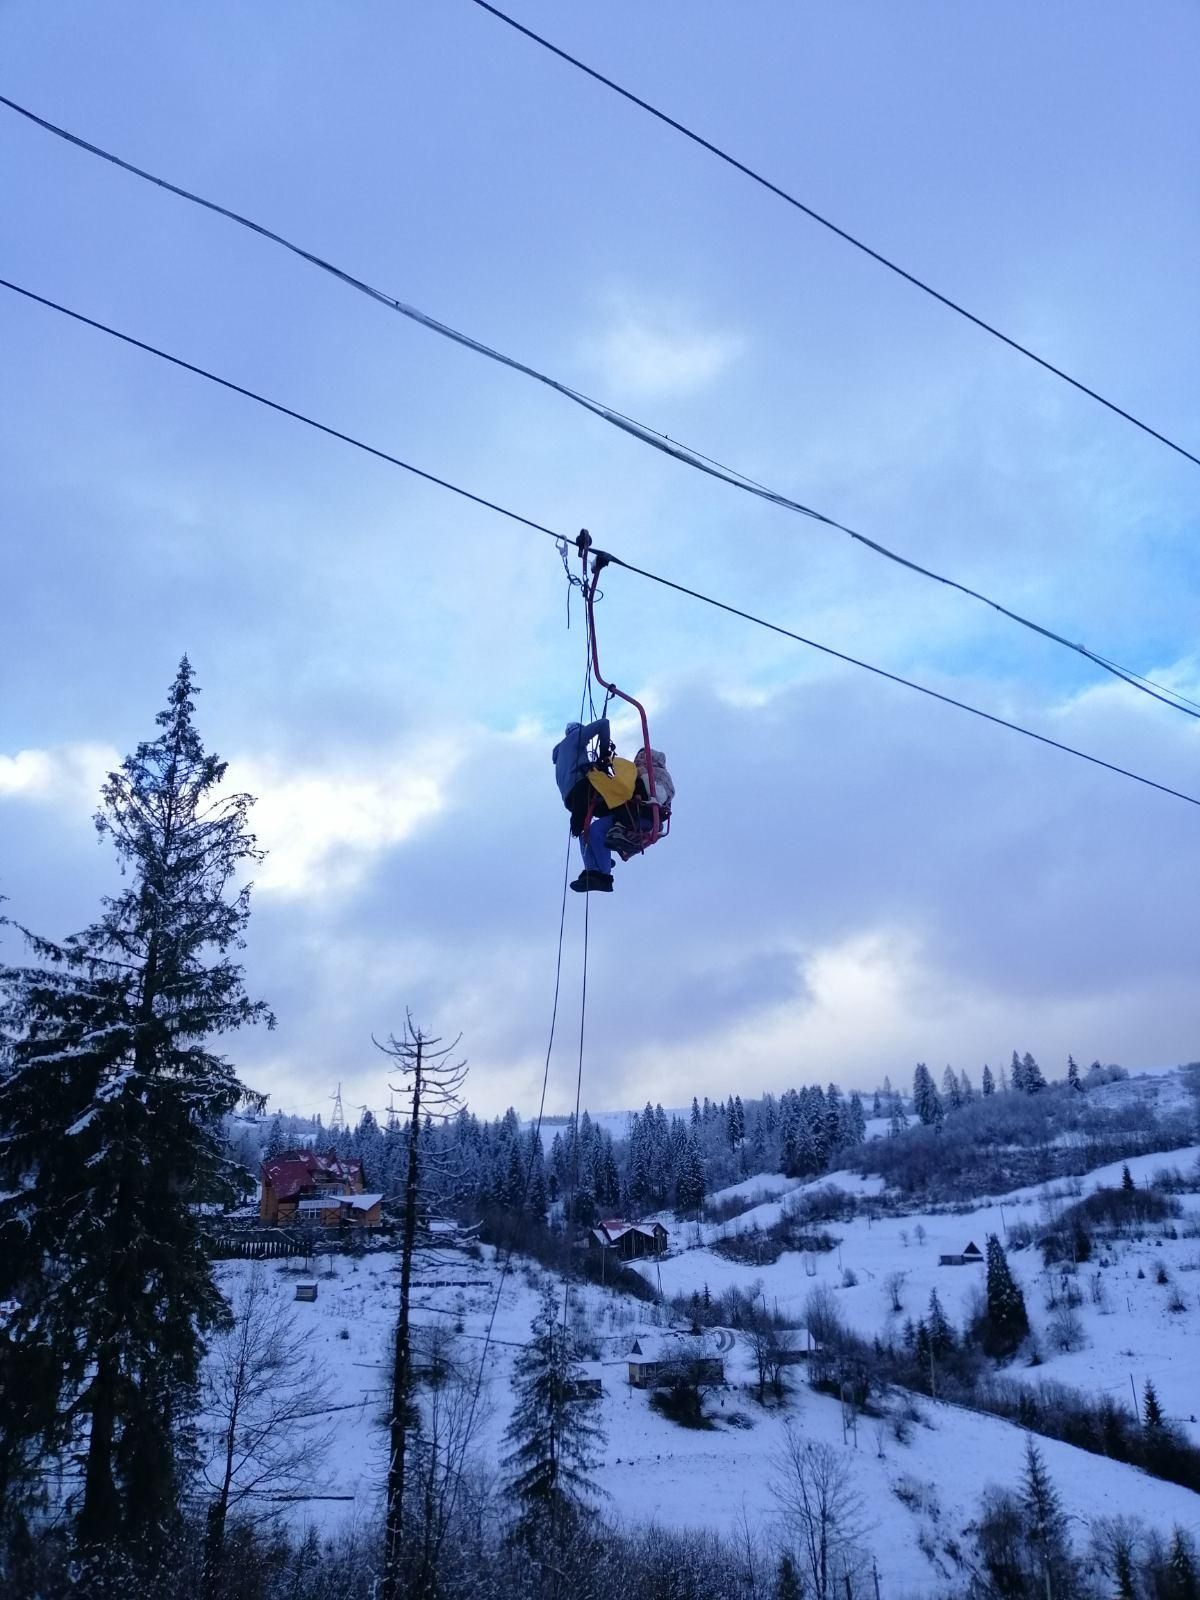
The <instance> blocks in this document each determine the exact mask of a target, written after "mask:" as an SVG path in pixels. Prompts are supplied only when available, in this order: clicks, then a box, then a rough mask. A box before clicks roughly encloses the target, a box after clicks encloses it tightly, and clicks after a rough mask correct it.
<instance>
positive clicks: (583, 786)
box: [552, 528, 675, 894]
mask: <svg viewBox="0 0 1200 1600" xmlns="http://www.w3.org/2000/svg"><path fill="white" fill-rule="evenodd" d="M567 548H568V547H567V546H566V544H565V542H564V544H563V545H562V546H560V551H561V554H562V556H563V565H564V567H566V569H567V576H568V578H569V579H570V581H571V583H572V585H573V586H576V587H578V588H579V590H580V591H581V593H582V595H583V600H584V608H585V615H586V623H587V668H586V676H585V682H584V704H585V706H587V707H588V708H589V709H590V710H591V713H592V720H591V721H590V722H586V723H585V722H583V721H580V722H568V723H567V726H566V728H565V730H564V733H563V737H562V739H560V740H559V742H558V744H556V745H555V747H554V750H553V752H552V755H553V761H554V776H555V779H556V780H557V783H558V790H559V793H560V794H561V795H562V798H563V804H564V805H565V806H566V808H567V810H568V811H569V812H570V813H571V832H572V834H573V835H574V836H575V837H576V838H577V839H578V840H579V848H580V851H581V853H582V855H583V871H582V872H581V873H580V874H579V876H578V878H576V879H575V880H574V882H573V883H572V884H571V887H572V889H574V890H575V891H576V892H577V893H578V894H589V893H595V892H601V893H609V892H611V890H612V886H613V879H612V858H613V854H614V852H615V853H616V854H617V855H619V856H620V858H621V860H622V861H630V860H632V859H633V857H634V856H640V855H644V854H645V852H646V851H647V850H649V848H650V846H651V845H653V844H657V843H658V841H659V840H660V839H663V838H665V837H666V836H667V834H668V833H669V832H670V831H671V803H672V801H673V800H674V798H675V785H674V783H673V782H672V781H671V774H670V773H669V772H668V771H667V763H666V757H665V756H664V755H663V752H662V751H661V750H656V749H654V747H653V745H652V744H651V743H650V727H649V723H648V722H647V720H646V708H645V706H643V705H642V703H641V701H640V700H636V699H634V697H633V695H631V694H626V693H625V691H624V689H619V688H618V687H617V685H616V684H615V683H613V682H611V681H610V680H609V679H608V678H606V677H605V676H604V674H603V673H602V672H601V670H600V651H599V646H598V645H597V642H596V601H597V600H598V599H600V598H601V595H600V589H599V579H600V574H601V573H602V572H603V571H604V569H605V567H606V566H608V565H609V557H608V556H607V555H606V554H605V553H604V551H603V550H595V551H593V550H592V539H591V535H590V534H589V533H588V531H587V529H586V528H584V529H583V531H582V532H581V533H580V535H579V537H578V539H576V541H575V549H576V551H577V552H578V555H579V561H580V566H581V569H582V576H581V577H574V576H572V574H571V571H570V567H569V566H568V565H567ZM589 555H590V557H591V570H590V571H589V565H588V558H589ZM593 678H594V679H595V681H596V683H598V684H600V686H601V687H602V688H603V690H604V704H603V707H602V708H601V711H600V715H599V716H597V715H596V707H595V703H594V701H593V697H592V680H593ZM614 699H616V700H624V701H625V703H626V704H627V705H630V706H632V707H633V708H634V710H635V711H636V712H637V714H638V718H639V720H640V722H641V725H642V747H641V749H640V750H639V751H638V753H637V755H636V756H635V758H634V759H633V760H632V761H630V760H628V758H626V757H623V756H619V755H618V754H617V750H616V746H615V745H614V744H613V742H612V737H611V732H610V728H609V721H608V705H609V701H610V700H614ZM581 715H582V712H581Z"/></svg>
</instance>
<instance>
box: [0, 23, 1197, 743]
mask: <svg viewBox="0 0 1200 1600" xmlns="http://www.w3.org/2000/svg"><path fill="white" fill-rule="evenodd" d="M476 3H477V4H479V3H482V0H476ZM486 9H488V10H494V8H493V7H490V6H489V7H487V8H486ZM495 14H496V15H497V16H498V17H500V18H502V20H505V21H510V22H511V20H512V19H511V18H507V17H505V16H504V13H503V12H499V11H497V12H496V13H495ZM513 26H514V27H518V28H520V24H519V23H513ZM521 31H522V32H529V30H528V29H524V28H522V29H521ZM530 36H531V37H532V38H534V39H537V40H538V42H539V43H546V41H544V40H542V39H540V36H539V35H537V34H531V35H530ZM549 48H551V49H555V48H556V47H555V46H549ZM559 53H561V52H559ZM567 59H568V60H572V61H573V58H572V57H567ZM575 64H576V65H580V63H575ZM584 70H588V71H590V69H586V68H585V69H584ZM605 81H607V80H605ZM622 92H623V91H622ZM0 106H6V107H7V108H8V109H9V110H10V111H13V112H15V113H16V114H17V115H18V116H21V117H24V118H25V119H26V120H27V121H29V122H32V123H34V124H35V125H36V126H38V127H40V128H43V129H44V130H45V131H46V132H48V133H51V134H53V135H54V136H55V137H56V138H59V139H63V140H65V141H66V142H67V143H68V144H72V145H74V146H76V147H77V148H78V149H81V150H84V151H86V152H87V153H88V154H89V155H94V156H98V157H99V158H100V159H101V160H103V161H106V162H108V163H110V165H112V166H115V167H118V168H120V169H121V170H122V171H123V172H128V173H130V174H131V175H132V176H134V177H136V178H140V179H142V180H143V181H144V182H146V183H150V184H153V185H154V186H155V187H156V188H159V189H163V190H165V191H166V192H167V193H169V194H173V195H175V196H177V197H178V198H179V199H181V200H186V201H188V202H189V203H190V204H192V205H197V206H200V207H202V208H203V209H204V210H206V211H211V212H213V213H214V214H216V215H217V216H221V217H224V218H225V219H226V220H227V221H230V222H234V223H236V224H237V225H238V226H239V227H243V228H247V229H249V230H250V232H252V233H256V234H258V235H259V237H261V238H263V239H266V240H268V241H269V242H270V243H272V244H276V245H279V246H281V247H282V248H283V249H285V250H287V251H290V252H291V254H293V255H295V256H298V257H299V258H300V259H301V260H303V261H306V262H308V263H309V265H310V266H314V267H316V268H318V270H320V271H322V272H326V273H328V274H330V275H331V276H332V277H334V278H337V279H338V280H339V281H340V282H342V283H344V284H346V285H347V286H348V287H349V288H352V289H356V290H358V291H359V293H361V294H365V295H366V296H367V297H368V298H369V299H372V300H374V301H376V302H378V304H380V305H383V306H386V307H387V308H388V309H389V310H391V311H395V312H398V313H399V314H400V315H401V316H403V317H407V318H408V319H409V320H410V321H413V322H416V323H418V324H419V325H420V326H422V327H424V328H427V329H428V330H429V331H430V332H432V333H436V334H438V335H440V336H441V337H442V338H445V339H450V340H452V341H453V342H454V343H456V344H458V345H461V346H463V347H464V348H465V349H468V350H471V351H473V352H474V353H475V354H477V355H481V356H484V357H486V358H487V359H488V360H490V361H495V362H498V363H499V364H500V365H501V366H505V367H508V368H510V369H511V370H512V371H514V372H519V373H521V374H522V375H523V376H525V377H527V378H530V379H532V380H534V381H535V382H537V383H540V384H543V385H545V386H546V387H547V388H550V389H553V390H554V391H555V392H556V393H558V394H561V395H562V396H563V397H564V398H565V399H567V400H570V401H572V402H573V403H574V404H575V405H578V406H582V407H583V408H584V410H586V411H588V412H590V413H591V414H592V415H593V416H596V417H599V418H600V419H601V420H602V421H604V422H607V423H609V424H610V425H611V426H613V427H616V428H619V429H620V430H621V431H622V432H624V433H627V434H629V435H631V436H632V437H633V438H635V439H638V440H640V441H641V442H642V443H643V444H646V445H649V446H650V447H651V448H652V449H654V450H658V451H661V452H662V453H663V454H665V455H668V456H670V457H672V458H673V459H674V460H676V461H678V462H680V463H682V464H683V465H684V466H689V467H692V468H693V469H694V470H696V471H698V472H702V473H705V474H706V475H707V476H709V477H711V478H715V479H717V480H718V481H719V482H722V483H726V484H728V485H729V486H730V487H731V488H734V489H740V490H742V491H743V493H746V494H751V495H754V496H756V497H757V498H759V499H762V500H766V501H768V502H769V503H770V504H772V505H776V506H779V507H780V508H781V509H782V510H785V511H791V512H793V513H795V514H796V515H798V516H802V517H806V518H808V519H809V520H810V521H813V522H818V523H820V524H822V525H823V526H825V527H828V528H831V529H833V530H835V531H836V532H839V533H843V534H845V535H846V536H847V537H848V538H850V539H852V540H854V541H855V542H856V543H858V544H861V545H862V546H863V547H864V548H865V549H868V550H871V551H873V552H874V553H875V554H876V555H879V556H882V557H883V558H884V559H885V560H888V561H891V562H894V563H895V564H896V565H897V566H901V567H905V568H907V570H908V571H910V572H913V573H915V574H916V575H917V576H918V577H922V578H927V579H929V580H930V581H931V582H933V583H939V584H942V585H943V586H945V587H946V588H949V589H954V590H957V591H958V592H959V593H960V594H963V595H965V596H966V597H967V598H968V599H971V600H975V601H978V602H979V603H980V604H981V605H985V606H987V607H988V608H989V609H990V610H992V611H995V612H996V613H997V614H998V615H1000V616H1002V617H1004V618H1006V619H1007V620H1008V621H1010V622H1013V623H1016V624H1017V625H1018V626H1019V627H1022V628H1026V629H1028V630H1029V631H1030V632H1032V633H1036V634H1038V635H1040V636H1041V637H1042V638H1044V639H1046V640H1048V641H1049V642H1050V643H1052V644H1057V645H1060V646H1061V647H1062V648H1064V649H1066V650H1071V651H1073V652H1074V653H1075V654H1076V655H1079V656H1082V657H1083V658H1084V659H1085V660H1087V661H1090V662H1092V663H1093V664H1094V665H1095V666H1098V667H1100V669H1101V670H1102V671H1104V672H1107V673H1110V674H1112V676H1114V677H1116V678H1120V679H1121V680H1122V681H1123V682H1125V683H1127V684H1129V685H1130V687H1131V688H1134V689H1137V690H1138V691H1139V692H1140V693H1143V694H1147V695H1149V696H1150V697H1151V698H1152V699H1155V700H1159V701H1161V702H1162V704H1164V705H1167V706H1171V707H1173V708H1174V709H1175V710H1177V711H1183V712H1184V713H1185V715H1188V716H1195V717H1200V703H1198V702H1196V701H1194V700H1190V699H1188V697H1187V696H1186V695H1181V694H1179V693H1177V691H1175V690H1174V689H1171V688H1170V687H1169V686H1167V685H1164V684H1160V683H1156V682H1155V681H1154V680H1153V679H1151V678H1147V677H1145V676H1143V675H1142V674H1141V673H1138V672H1134V671H1133V670H1132V669H1131V668H1127V667H1123V666H1121V665H1119V664H1118V663H1117V662H1115V661H1113V660H1111V659H1110V658H1109V657H1107V656H1104V655H1101V654H1100V653H1099V652H1098V651H1095V650H1092V649H1090V648H1089V647H1088V646H1087V645H1085V644H1082V643H1080V642H1078V641H1075V640H1071V639H1068V638H1066V637H1065V636H1064V635H1063V634H1060V633H1058V632H1056V630H1054V629H1053V628H1050V627H1047V626H1046V625H1044V624H1043V623H1039V622H1035V621H1034V620H1033V619H1032V618H1030V617H1026V616H1024V615H1023V614H1022V613H1021V612H1018V611H1014V610H1013V609H1012V608H1011V607H1009V606H1006V605H1003V604H1002V603H1001V602H1000V601H998V600H993V599H992V598H991V597H990V596H989V595H986V594H984V593H982V592H981V591H980V590H977V589H974V588H972V587H971V586H970V585H969V584H966V583H962V582H960V581H959V580H958V579H956V578H951V577H949V576H947V575H946V574H944V573H940V572H936V571H935V570H933V569H932V568H930V567H926V566H923V565H922V564H921V563H920V562H917V561H914V560H912V559H911V558H910V557H908V556H904V555H901V554H900V552H899V551H896V550H892V549H890V548H889V547H888V546H887V545H885V544H883V543H881V542H880V541H879V540H877V539H872V538H870V537H869V536H868V535H867V534H864V533H861V532H859V531H858V530H857V529H855V528H852V527H851V526H850V525H849V524H848V523H844V522H840V521H838V519H837V518H835V517H831V516H828V515H826V514H825V513H824V512H821V511H817V510H816V509H815V508H814V507H812V506H808V505H805V504H804V503H803V501H800V500H795V499H793V498H792V497H791V496H789V495H785V494H782V493H780V492H778V491H777V490H774V489H771V488H768V487H767V486H766V485H765V484H762V483H760V482H758V481H757V480H756V479H754V478H751V477H749V476H747V475H746V474H745V473H743V472H739V471H738V470H737V469H736V468H733V467H728V466H725V465H723V464H722V463H721V462H719V461H717V460H716V459H715V458H714V457H712V456H706V455H704V454H703V453H702V452H701V451H699V450H695V449H693V448H692V447H691V446H689V445H685V444H682V443H680V442H679V441H677V440H674V439H671V438H670V436H669V435H667V434H665V433H662V432H660V431H659V430H658V429H655V428H651V427H650V426H649V425H648V424H646V423H643V422H639V421H638V420H637V419H636V418H634V417H630V416H628V415H626V414H625V413H624V412H622V411H618V410H616V409H615V408H614V407H612V406H609V405H606V404H605V403H604V402H603V401H600V400H595V399H593V398H592V397H591V396H590V395H587V394H585V393H583V391H582V390H579V389H576V388H573V387H572V386H571V385H570V384H568V383H564V382H563V381H562V380H561V379H558V378H554V377H552V376H551V375H550V374H548V373H545V372H542V371H539V369H538V368H536V367H532V366H530V365H529V364H528V363H527V362H524V361H521V360H519V359H518V358H517V357H515V356H510V355H507V354H505V353H504V352H503V351H501V350H497V349H495V348H494V347H493V346H491V345H488V344H484V343H483V342H482V341H481V340H479V339H475V338H473V337H472V336H471V335H470V334H466V333H463V332H461V331H460V330H459V329H457V328H453V327H451V326H450V325H449V324H448V323H445V322H441V321H440V320H439V319H438V318H436V317H433V316H430V315H429V314H428V313H427V312H424V311H421V310H420V309H419V308H418V307H416V306H411V305H407V304H406V303H405V302H404V301H402V300H399V299H397V298H396V297H394V296H393V295H390V294H387V293H386V292H385V291H384V290H382V289H378V288H376V287H375V286H374V285H373V284H370V283H367V282H366V281H365V280H364V279H362V278H359V277H356V276H355V275H354V274H353V273H351V272H348V271H346V270H345V269H344V268H342V267H339V266H337V265H336V264H335V263H334V262H332V261H328V260H326V259H325V258H324V257H323V256H319V255H317V254H316V253H315V252H313V251H311V250H307V249H305V248H304V246H303V245H299V244H296V243H295V242H294V241H293V240H291V239H288V238H286V237H285V236H284V235H283V234H281V233H277V232H276V231H275V230H274V229H272V228H268V227H266V226H265V224H263V223H260V222H255V221H254V219H253V218H251V217H247V216H244V215H243V214H242V213H241V212H238V211H234V210H233V209H232V208H230V207H229V206H224V205H221V204H220V203H219V202H218V201H215V200H209V199H207V198H206V197H205V196H203V195H199V194H196V193H194V192H193V191H192V190H190V189H185V188H183V187H182V186H181V185H180V184H176V183H172V182H171V181H170V180H169V179H167V178H163V177H160V176H159V175H158V174H156V173H153V172H149V171H147V170H146V169H145V168H144V167H139V166H136V165H135V164H134V163H133V162H131V161H126V160H125V159H124V157H122V156H118V155H116V154H115V153H114V152H113V151H111V150H106V149H104V148H103V147H102V146H101V145H97V144H93V143H92V142H91V141H90V140H88V139H84V138H83V137H82V136H81V135H79V134H76V133H72V132H70V130H69V129H67V128H63V127H60V126H58V124H56V123H53V122H50V121H49V120H48V119H47V118H45V117H42V116H39V115H38V113H37V112H35V111H31V110H30V109H29V108H28V107H26V106H23V105H20V104H19V103H18V102H17V101H15V100H12V99H10V98H9V97H8V96H7V95H0ZM1018 348H1020V347H1018ZM1035 359H1038V358H1035ZM1052 370H1057V369H1052ZM1068 381H1071V382H1074V380H1073V379H1072V380H1068ZM1088 392H1089V393H1090V392H1091V391H1088ZM1104 403H1105V404H1108V403H1109V402H1107V401H1105V402H1104ZM1114 409H1119V408H1114ZM1139 426H1142V424H1139ZM1147 431H1150V432H1153V430H1152V429H1150V430H1147ZM1160 437H1161V436H1160ZM1167 442H1168V443H1169V442H1170V441H1167ZM1172 448H1176V449H1177V448H1179V447H1178V446H1172ZM1181 453H1182V454H1185V455H1186V454H1188V452H1186V451H1181ZM1191 459H1193V460H1197V461H1200V458H1197V457H1192V458H1191ZM543 531H546V530H543ZM567 600H568V615H569V605H570V593H569V591H568V596H567ZM1189 708H1190V709H1189Z"/></svg>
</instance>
